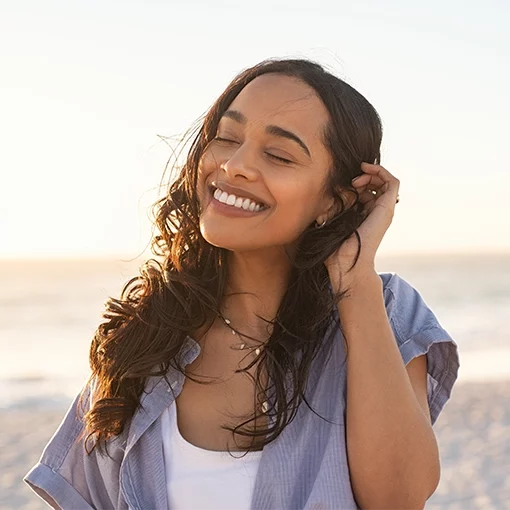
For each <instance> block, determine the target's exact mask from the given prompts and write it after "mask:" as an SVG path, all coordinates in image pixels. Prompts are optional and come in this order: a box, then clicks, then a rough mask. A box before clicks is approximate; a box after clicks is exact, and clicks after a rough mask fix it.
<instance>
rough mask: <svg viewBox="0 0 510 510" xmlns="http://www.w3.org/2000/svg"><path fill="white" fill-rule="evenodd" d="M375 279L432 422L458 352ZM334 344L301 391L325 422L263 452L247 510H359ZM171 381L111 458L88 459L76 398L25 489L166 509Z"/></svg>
mask: <svg viewBox="0 0 510 510" xmlns="http://www.w3.org/2000/svg"><path fill="white" fill-rule="evenodd" d="M380 277H381V278H382V280H383V289H384V298H385V305H386V311H387V315H388V318H389V322H390V324H391V327H392V330H393V333H394V336H395V339H396V342H397V344H398V348H399V350H400V353H401V355H402V359H403V362H404V364H405V365H407V364H408V363H409V362H410V361H411V360H412V359H413V358H415V357H417V356H420V355H422V354H427V361H428V378H427V379H428V381H427V387H428V403H429V407H430V413H431V419H432V423H434V422H435V421H436V420H437V417H438V416H439V413H440V412H441V410H442V408H443V406H444V405H445V403H446V401H447V400H448V398H449V397H450V394H451V390H452V387H453V385H454V383H455V380H456V378H457V372H458V368H459V357H458V350H457V344H456V343H455V342H454V341H453V339H452V338H451V337H450V335H449V334H448V333H447V332H446V331H445V330H444V329H443V328H442V327H441V325H440V324H439V322H438V320H437V318H436V317H435V315H434V313H433V312H432V311H431V310H430V308H429V307H428V306H427V305H426V303H425V302H424V300H423V299H422V297H421V295H420V294H419V292H418V291H417V290H416V289H414V288H413V287H412V286H411V285H410V284H409V283H407V282H406V281H405V280H404V279H403V278H401V277H400V276H398V275H396V274H395V273H380ZM330 338H332V341H328V342H325V346H324V348H322V349H321V350H320V352H319V354H318V355H317V357H316V358H315V359H314V361H313V364H312V368H311V371H310V376H309V380H308V383H307V388H306V393H305V395H306V398H307V401H308V403H309V404H310V406H311V407H312V409H314V410H315V411H316V412H317V413H318V414H319V415H320V416H322V417H324V418H326V419H327V420H328V421H326V420H324V419H322V418H320V417H319V416H317V415H316V414H314V413H313V412H312V411H311V410H310V409H309V408H308V406H306V405H301V406H300V407H299V409H298V413H297V415H296V417H295V419H294V420H293V421H292V422H291V423H290V424H289V425H288V426H287V427H286V428H285V429H284V431H283V432H282V433H281V434H280V436H279V437H278V438H277V439H276V440H275V441H273V442H272V443H270V444H268V445H267V446H265V447H264V449H263V451H262V456H261V459H260V465H259V469H258V472H257V476H256V479H255V486H254V490H253V497H252V501H251V510H282V509H289V510H290V509H292V510H294V509H296V510H297V509H306V510H350V509H352V510H355V509H358V506H357V504H356V501H355V499H354V495H353V492H352V488H351V483H350V475H349V467H348V463H347V447H346V429H345V424H346V422H345V411H346V390H347V388H346V376H347V373H346V366H347V364H346V357H345V350H344V342H343V338H342V333H341V331H340V330H339V329H338V328H337V331H335V332H334V335H332V336H330ZM326 344H327V346H326ZM326 347H327V348H326ZM199 352H200V347H199V345H198V343H196V342H195V341H194V340H192V339H191V338H188V340H187V343H186V344H185V346H184V348H183V350H182V351H181V353H182V358H181V359H182V360H183V362H184V364H189V363H191V362H192V361H193V360H194V359H195V358H196V357H197V356H198V354H199ZM167 380H168V382H167ZM167 380H165V378H162V377H158V378H156V377H154V378H152V379H149V381H148V383H147V386H146V388H145V391H144V394H143V396H142V399H141V404H142V405H141V406H140V407H139V409H138V411H137V412H136V413H135V415H134V416H133V418H132V420H131V424H130V426H129V427H128V426H126V427H125V431H124V432H123V433H122V434H121V435H120V436H118V437H116V438H114V439H112V440H110V441H109V443H108V453H109V454H110V457H108V456H101V455H100V454H99V453H97V450H94V451H93V453H92V454H91V455H90V456H89V455H87V454H86V452H85V451H84V447H83V438H82V437H81V436H82V433H83V423H82V421H81V419H80V415H79V413H78V412H77V403H78V398H77V399H76V400H75V401H74V403H73V404H72V406H71V408H70V409H69V411H68V413H67V415H66V417H65V418H64V421H63V422H62V424H61V425H60V427H59V429H58V430H57V432H56V433H55V435H54V436H53V437H52V438H51V440H50V442H49V444H48V445H47V446H46V448H45V449H44V451H43V454H42V457H41V460H40V462H39V463H38V464H37V465H36V466H34V467H33V469H32V470H31V471H30V472H29V473H28V474H27V475H26V477H25V481H26V482H27V483H28V484H29V485H30V486H31V487H32V489H33V490H34V491H36V492H37V494H39V496H41V497H42V498H43V499H45V500H46V501H47V502H48V503H50V505H52V506H53V507H54V508H62V509H64V510H91V509H96V510H99V509H101V510H102V509H119V510H128V509H129V510H156V509H157V510H166V509H168V508H169V505H168V501H167V492H166V480H165V469H164V461H163V445H162V432H161V415H162V413H163V411H164V410H165V409H166V408H167V407H168V406H169V405H170V404H171V403H172V402H173V401H174V394H175V396H177V395H179V393H180V392H181V389H182V387H183V384H184V376H183V375H182V374H181V373H180V372H178V371H176V370H175V369H171V370H170V372H169V373H168V377H167ZM197 490H200V480H197ZM193 510H197V509H193ZM200 510H206V509H200Z"/></svg>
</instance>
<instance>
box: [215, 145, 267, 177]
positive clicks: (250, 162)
mask: <svg viewBox="0 0 510 510" xmlns="http://www.w3.org/2000/svg"><path fill="white" fill-rule="evenodd" d="M220 168H221V169H222V170H223V171H224V172H225V173H226V174H227V175H228V177H229V178H230V179H232V180H233V179H234V178H236V177H240V178H243V179H246V180H249V181H253V180H255V179H256V178H257V175H258V170H257V167H256V165H255V155H254V153H253V149H250V147H248V146H247V145H246V144H242V145H240V146H239V147H238V148H237V150H236V151H235V152H233V153H232V154H231V155H230V157H227V158H226V159H225V160H224V161H223V162H222V163H221V164H220Z"/></svg>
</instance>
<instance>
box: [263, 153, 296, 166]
mask: <svg viewBox="0 0 510 510" xmlns="http://www.w3.org/2000/svg"><path fill="white" fill-rule="evenodd" d="M266 154H267V155H268V156H269V157H270V158H273V159H275V160H276V161H280V162H281V163H285V164H287V165H289V164H290V163H292V161H291V160H290V159H285V158H281V157H280V156H275V155H274V154H271V153H270V152H266Z"/></svg>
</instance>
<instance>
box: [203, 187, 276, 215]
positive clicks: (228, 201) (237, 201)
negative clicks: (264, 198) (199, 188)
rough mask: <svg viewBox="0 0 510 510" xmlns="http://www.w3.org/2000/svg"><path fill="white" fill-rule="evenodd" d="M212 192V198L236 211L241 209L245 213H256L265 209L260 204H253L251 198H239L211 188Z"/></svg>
mask: <svg viewBox="0 0 510 510" xmlns="http://www.w3.org/2000/svg"><path fill="white" fill-rule="evenodd" d="M212 189H213V190H214V192H213V197H214V198H215V199H216V200H217V201H218V202H221V203H222V204H225V205H227V206H230V207H235V208H237V209H243V210H245V211H250V212H258V211H261V210H263V209H267V207H266V206H265V205H264V204H262V203H258V202H255V201H254V200H252V199H251V198H245V197H239V196H237V195H233V194H231V193H227V192H226V191H221V190H220V189H218V188H212Z"/></svg>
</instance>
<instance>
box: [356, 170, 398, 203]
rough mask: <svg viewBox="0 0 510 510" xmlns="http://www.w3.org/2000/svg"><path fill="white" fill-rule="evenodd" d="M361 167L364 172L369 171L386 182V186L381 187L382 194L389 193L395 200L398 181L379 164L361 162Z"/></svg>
mask: <svg viewBox="0 0 510 510" xmlns="http://www.w3.org/2000/svg"><path fill="white" fill-rule="evenodd" d="M361 167H362V169H363V171H364V172H366V173H369V174H370V175H372V176H377V177H379V178H381V179H382V180H383V181H384V182H385V184H386V187H385V188H384V187H383V191H384V194H388V195H391V196H392V197H393V198H394V199H395V202H396V198H397V195H398V190H399V187H400V181H399V180H398V179H397V178H396V177H395V176H394V175H393V174H391V173H390V172H389V171H388V170H386V168H384V167H382V166H381V165H372V164H370V163H362V164H361Z"/></svg>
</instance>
